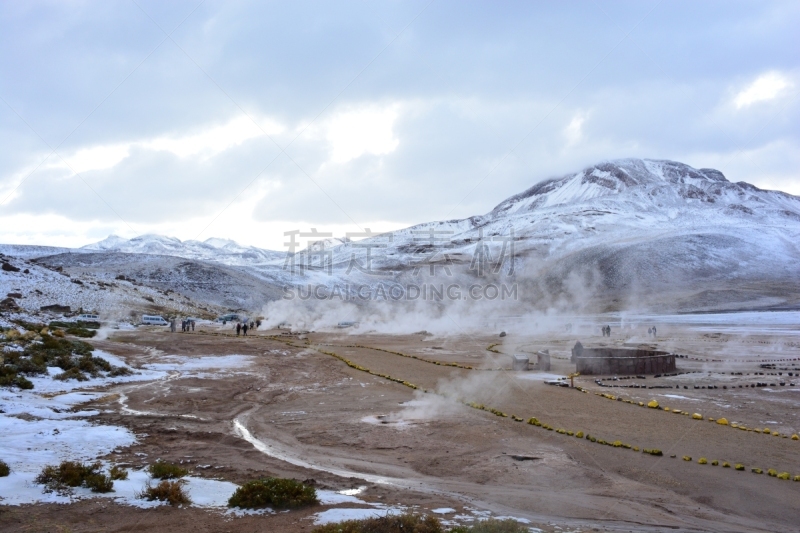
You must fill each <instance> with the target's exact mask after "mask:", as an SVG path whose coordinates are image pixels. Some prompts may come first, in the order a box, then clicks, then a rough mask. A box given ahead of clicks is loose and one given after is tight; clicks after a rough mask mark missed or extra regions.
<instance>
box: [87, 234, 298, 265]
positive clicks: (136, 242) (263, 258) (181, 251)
mask: <svg viewBox="0 0 800 533" xmlns="http://www.w3.org/2000/svg"><path fill="white" fill-rule="evenodd" d="M81 250H82V251H91V252H122V253H128V254H150V255H170V256H174V257H183V258H186V259H199V260H206V261H214V262H217V263H222V264H225V265H238V266H244V265H250V266H252V265H259V264H264V263H269V262H271V261H274V260H275V259H280V258H282V257H283V255H284V254H282V253H280V252H273V251H271V250H263V249H261V248H256V247H255V246H242V245H240V244H238V243H236V242H235V241H232V240H228V239H217V238H210V239H206V240H205V241H203V242H200V241H194V240H188V241H181V240H180V239H176V238H175V237H165V236H163V235H140V236H138V237H134V238H133V239H130V240H128V239H123V238H122V237H118V236H116V235H110V236H109V237H108V238H106V239H104V240H102V241H100V242H96V243H94V244H89V245H87V246H84V247H82V248H81Z"/></svg>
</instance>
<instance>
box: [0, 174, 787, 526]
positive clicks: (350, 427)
mask: <svg viewBox="0 0 800 533" xmlns="http://www.w3.org/2000/svg"><path fill="white" fill-rule="evenodd" d="M701 192H702V194H701ZM700 197H702V198H705V199H706V200H702V201H701V200H699V199H698V198H700ZM736 206H738V207H736ZM747 206H750V207H747ZM310 235H312V237H315V236H316V233H315V232H311V233H310ZM797 242H800V198H797V197H795V196H791V195H789V194H785V193H780V192H776V191H764V190H760V189H758V188H756V187H753V186H752V185H748V184H746V183H742V182H740V183H732V182H729V181H727V179H726V178H725V177H724V176H723V175H722V174H721V173H720V172H718V171H716V170H713V169H700V170H697V169H693V168H691V167H689V166H688V165H684V164H681V163H676V162H671V161H653V160H621V161H616V162H605V163H601V164H598V165H595V166H594V167H590V168H586V169H584V170H582V171H580V172H578V173H576V174H570V175H567V176H564V177H562V178H557V179H552V180H547V181H545V182H541V183H539V184H537V185H534V186H533V187H531V188H530V189H528V190H527V191H525V192H523V193H520V194H518V195H515V196H513V197H511V198H509V199H508V200H506V201H504V202H502V203H501V204H499V205H498V206H497V207H496V208H495V209H494V210H492V211H491V212H490V213H488V214H486V215H483V216H478V217H471V218H468V219H463V220H450V221H446V222H431V223H426V224H420V225H418V226H413V227H411V228H407V229H404V230H400V231H397V232H393V233H391V234H382V235H377V236H373V237H369V238H364V239H362V240H359V241H352V240H335V239H333V240H323V241H313V242H310V243H308V245H307V246H305V247H303V248H302V249H299V250H296V251H295V252H294V253H287V254H281V253H279V252H272V251H269V250H260V249H258V248H254V247H245V246H240V245H238V244H237V243H235V242H233V241H224V240H221V239H209V240H206V241H203V242H199V241H185V242H182V241H180V240H178V239H175V238H170V237H163V236H157V235H142V236H139V237H136V238H133V239H130V240H126V239H122V238H120V237H114V236H112V237H109V238H108V239H105V240H103V241H100V242H98V243H95V244H92V245H88V246H85V247H83V248H72V249H68V248H55V247H42V246H21V245H3V246H0V263H2V270H0V281H1V282H2V291H0V293H4V294H6V296H5V298H4V299H3V300H0V328H2V331H0V344H1V345H2V365H0V461H2V463H0V530H2V531H20V532H22V531H54V530H64V531H66V530H70V531H109V530H111V531H164V532H167V531H175V530H186V529H188V526H187V524H191V528H192V529H196V530H199V531H289V532H300V531H317V532H318V533H329V532H340V531H341V532H342V533H359V532H373V531H374V532H378V533H380V532H387V533H396V532H399V531H401V530H402V531H409V532H410V533H411V532H412V529H413V533H436V532H444V531H452V532H454V533H455V532H458V533H493V532H494V533H521V532H526V531H553V532H556V531H665V530H670V531H673V530H674V531H726V532H727V531H790V530H797V527H798V516H799V515H800V440H799V438H798V433H800V409H798V407H799V406H800V311H797V309H798V308H800V286H798V280H800V249H799V248H798V247H797V244H796V243H797ZM240 326H249V328H248V329H249V331H247V330H241V331H240V329H239V327H240ZM3 474H6V475H3ZM353 520H355V522H353ZM369 520H377V522H374V523H373V522H370V521H369ZM392 520H394V522H392ZM409 520H410V521H412V522H414V521H417V522H419V523H417V525H418V526H419V527H417V526H413V524H411V523H410V522H408V521H409ZM404 521H406V522H404ZM420 521H423V522H424V521H427V522H424V523H423V522H420ZM375 523H378V525H380V528H377V529H376V528H375V527H373V526H374V525H375ZM341 524H344V525H341ZM370 524H372V525H370ZM381 524H382V525H381ZM387 524H388V525H387ZM391 524H394V526H391ZM402 524H405V525H403V527H402V528H401V527H400V525H402ZM409 524H411V525H409ZM390 526H391V527H394V529H391V527H390ZM395 526H396V527H395ZM376 527H377V526H376ZM414 528H415V529H414ZM420 528H422V529H420Z"/></svg>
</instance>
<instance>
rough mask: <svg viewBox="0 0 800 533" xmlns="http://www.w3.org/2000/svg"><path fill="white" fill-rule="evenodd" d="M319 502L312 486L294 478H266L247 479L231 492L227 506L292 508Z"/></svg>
mask: <svg viewBox="0 0 800 533" xmlns="http://www.w3.org/2000/svg"><path fill="white" fill-rule="evenodd" d="M316 503H319V502H318V500H317V491H316V490H315V489H314V487H311V486H309V485H304V484H303V483H300V482H299V481H295V480H294V479H282V478H275V477H271V478H267V479H258V480H255V481H248V482H247V483H245V484H244V485H242V486H241V487H239V488H238V489H236V492H234V493H233V496H231V497H230V499H229V500H228V507H240V508H242V509H258V508H261V507H274V508H277V509H292V508H297V507H304V506H306V505H313V504H316Z"/></svg>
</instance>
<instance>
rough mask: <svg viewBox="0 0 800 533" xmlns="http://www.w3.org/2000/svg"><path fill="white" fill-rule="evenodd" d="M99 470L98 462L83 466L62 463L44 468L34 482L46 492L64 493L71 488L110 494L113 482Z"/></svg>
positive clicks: (70, 462)
mask: <svg viewBox="0 0 800 533" xmlns="http://www.w3.org/2000/svg"><path fill="white" fill-rule="evenodd" d="M101 468H102V465H101V464H100V463H99V462H97V463H93V464H90V465H85V464H83V463H81V462H78V461H63V462H62V463H61V464H60V465H58V466H53V465H47V466H45V467H44V468H43V469H42V471H41V472H40V473H39V475H38V476H36V479H35V480H34V482H35V483H38V484H40V485H44V486H45V491H46V492H53V491H56V492H59V493H64V492H69V490H70V489H71V488H73V487H86V488H88V489H91V491H92V492H111V491H112V490H114V489H113V487H114V482H113V481H111V478H109V477H108V476H105V475H103V474H102V473H101V472H100V469H101Z"/></svg>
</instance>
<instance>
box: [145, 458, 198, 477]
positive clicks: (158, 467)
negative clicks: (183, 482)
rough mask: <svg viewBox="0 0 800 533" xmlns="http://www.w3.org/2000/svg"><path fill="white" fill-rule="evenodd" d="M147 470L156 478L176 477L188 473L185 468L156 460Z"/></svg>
mask: <svg viewBox="0 0 800 533" xmlns="http://www.w3.org/2000/svg"><path fill="white" fill-rule="evenodd" d="M148 470H149V471H150V475H151V476H153V477H154V478H156V479H178V478H181V477H183V476H185V475H186V474H188V473H189V471H188V470H186V469H185V468H183V467H180V466H178V465H175V464H172V463H167V462H165V461H156V462H155V463H153V464H151V465H150V468H149V469H148Z"/></svg>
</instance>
